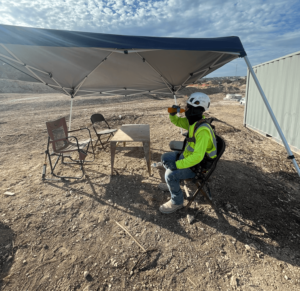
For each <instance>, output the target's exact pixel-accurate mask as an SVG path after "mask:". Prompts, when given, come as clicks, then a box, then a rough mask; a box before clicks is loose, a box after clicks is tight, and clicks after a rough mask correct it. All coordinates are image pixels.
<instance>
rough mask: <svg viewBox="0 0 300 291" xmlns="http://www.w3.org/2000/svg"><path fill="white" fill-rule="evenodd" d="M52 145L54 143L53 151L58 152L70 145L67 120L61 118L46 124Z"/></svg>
mask: <svg viewBox="0 0 300 291" xmlns="http://www.w3.org/2000/svg"><path fill="white" fill-rule="evenodd" d="M46 126H47V131H48V135H49V137H50V141H49V142H50V143H52V146H53V150H54V151H57V150H60V149H62V148H63V147H65V145H66V144H67V143H68V129H67V123H66V118H65V117H63V118H60V119H58V120H55V121H51V122H46ZM55 140H59V141H55Z"/></svg>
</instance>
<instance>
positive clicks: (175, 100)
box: [173, 92, 177, 105]
mask: <svg viewBox="0 0 300 291" xmlns="http://www.w3.org/2000/svg"><path fill="white" fill-rule="evenodd" d="M173 97H174V102H175V105H177V99H176V95H175V93H174V92H173Z"/></svg>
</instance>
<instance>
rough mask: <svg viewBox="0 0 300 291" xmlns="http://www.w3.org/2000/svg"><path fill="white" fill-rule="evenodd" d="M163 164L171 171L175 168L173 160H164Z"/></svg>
mask: <svg viewBox="0 0 300 291" xmlns="http://www.w3.org/2000/svg"><path fill="white" fill-rule="evenodd" d="M164 166H165V167H166V168H167V169H169V170H171V171H175V170H177V167H176V163H175V162H164Z"/></svg>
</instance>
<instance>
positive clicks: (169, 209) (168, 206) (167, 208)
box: [159, 199, 183, 214]
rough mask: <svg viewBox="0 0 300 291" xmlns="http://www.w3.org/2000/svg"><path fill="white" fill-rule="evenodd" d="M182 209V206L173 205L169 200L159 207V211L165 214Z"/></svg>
mask: <svg viewBox="0 0 300 291" xmlns="http://www.w3.org/2000/svg"><path fill="white" fill-rule="evenodd" d="M182 207H183V204H180V205H175V204H173V203H172V201H171V199H170V200H169V201H168V202H166V203H165V204H163V205H161V206H160V207H159V211H160V212H162V213H165V214H169V213H173V212H175V211H176V210H178V209H181V208H182Z"/></svg>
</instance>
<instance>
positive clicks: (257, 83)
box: [244, 56, 300, 177]
mask: <svg viewBox="0 0 300 291" xmlns="http://www.w3.org/2000/svg"><path fill="white" fill-rule="evenodd" d="M244 60H245V62H246V64H247V67H248V69H249V71H250V73H251V76H252V78H253V80H254V82H255V84H256V87H257V89H258V91H259V93H260V96H261V97H262V99H263V101H264V103H265V105H266V107H267V110H268V112H269V114H270V116H271V118H272V120H273V123H274V125H275V127H276V129H277V131H278V133H279V135H280V138H281V140H282V142H283V144H284V147H285V149H286V151H287V153H288V159H291V160H292V162H293V164H294V167H295V168H296V171H297V173H298V175H299V177H300V169H299V166H298V164H297V161H296V159H295V157H294V155H293V153H292V151H291V149H290V146H289V144H288V142H287V140H286V138H285V136H284V134H283V132H282V130H281V128H280V125H279V123H278V121H277V119H276V117H275V115H274V113H273V110H272V108H271V106H270V104H269V102H268V99H267V97H266V95H265V93H264V91H263V89H262V87H261V85H260V83H259V81H258V79H257V77H256V74H255V73H254V70H253V68H252V66H251V63H250V61H249V59H248V57H247V56H244Z"/></svg>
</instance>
